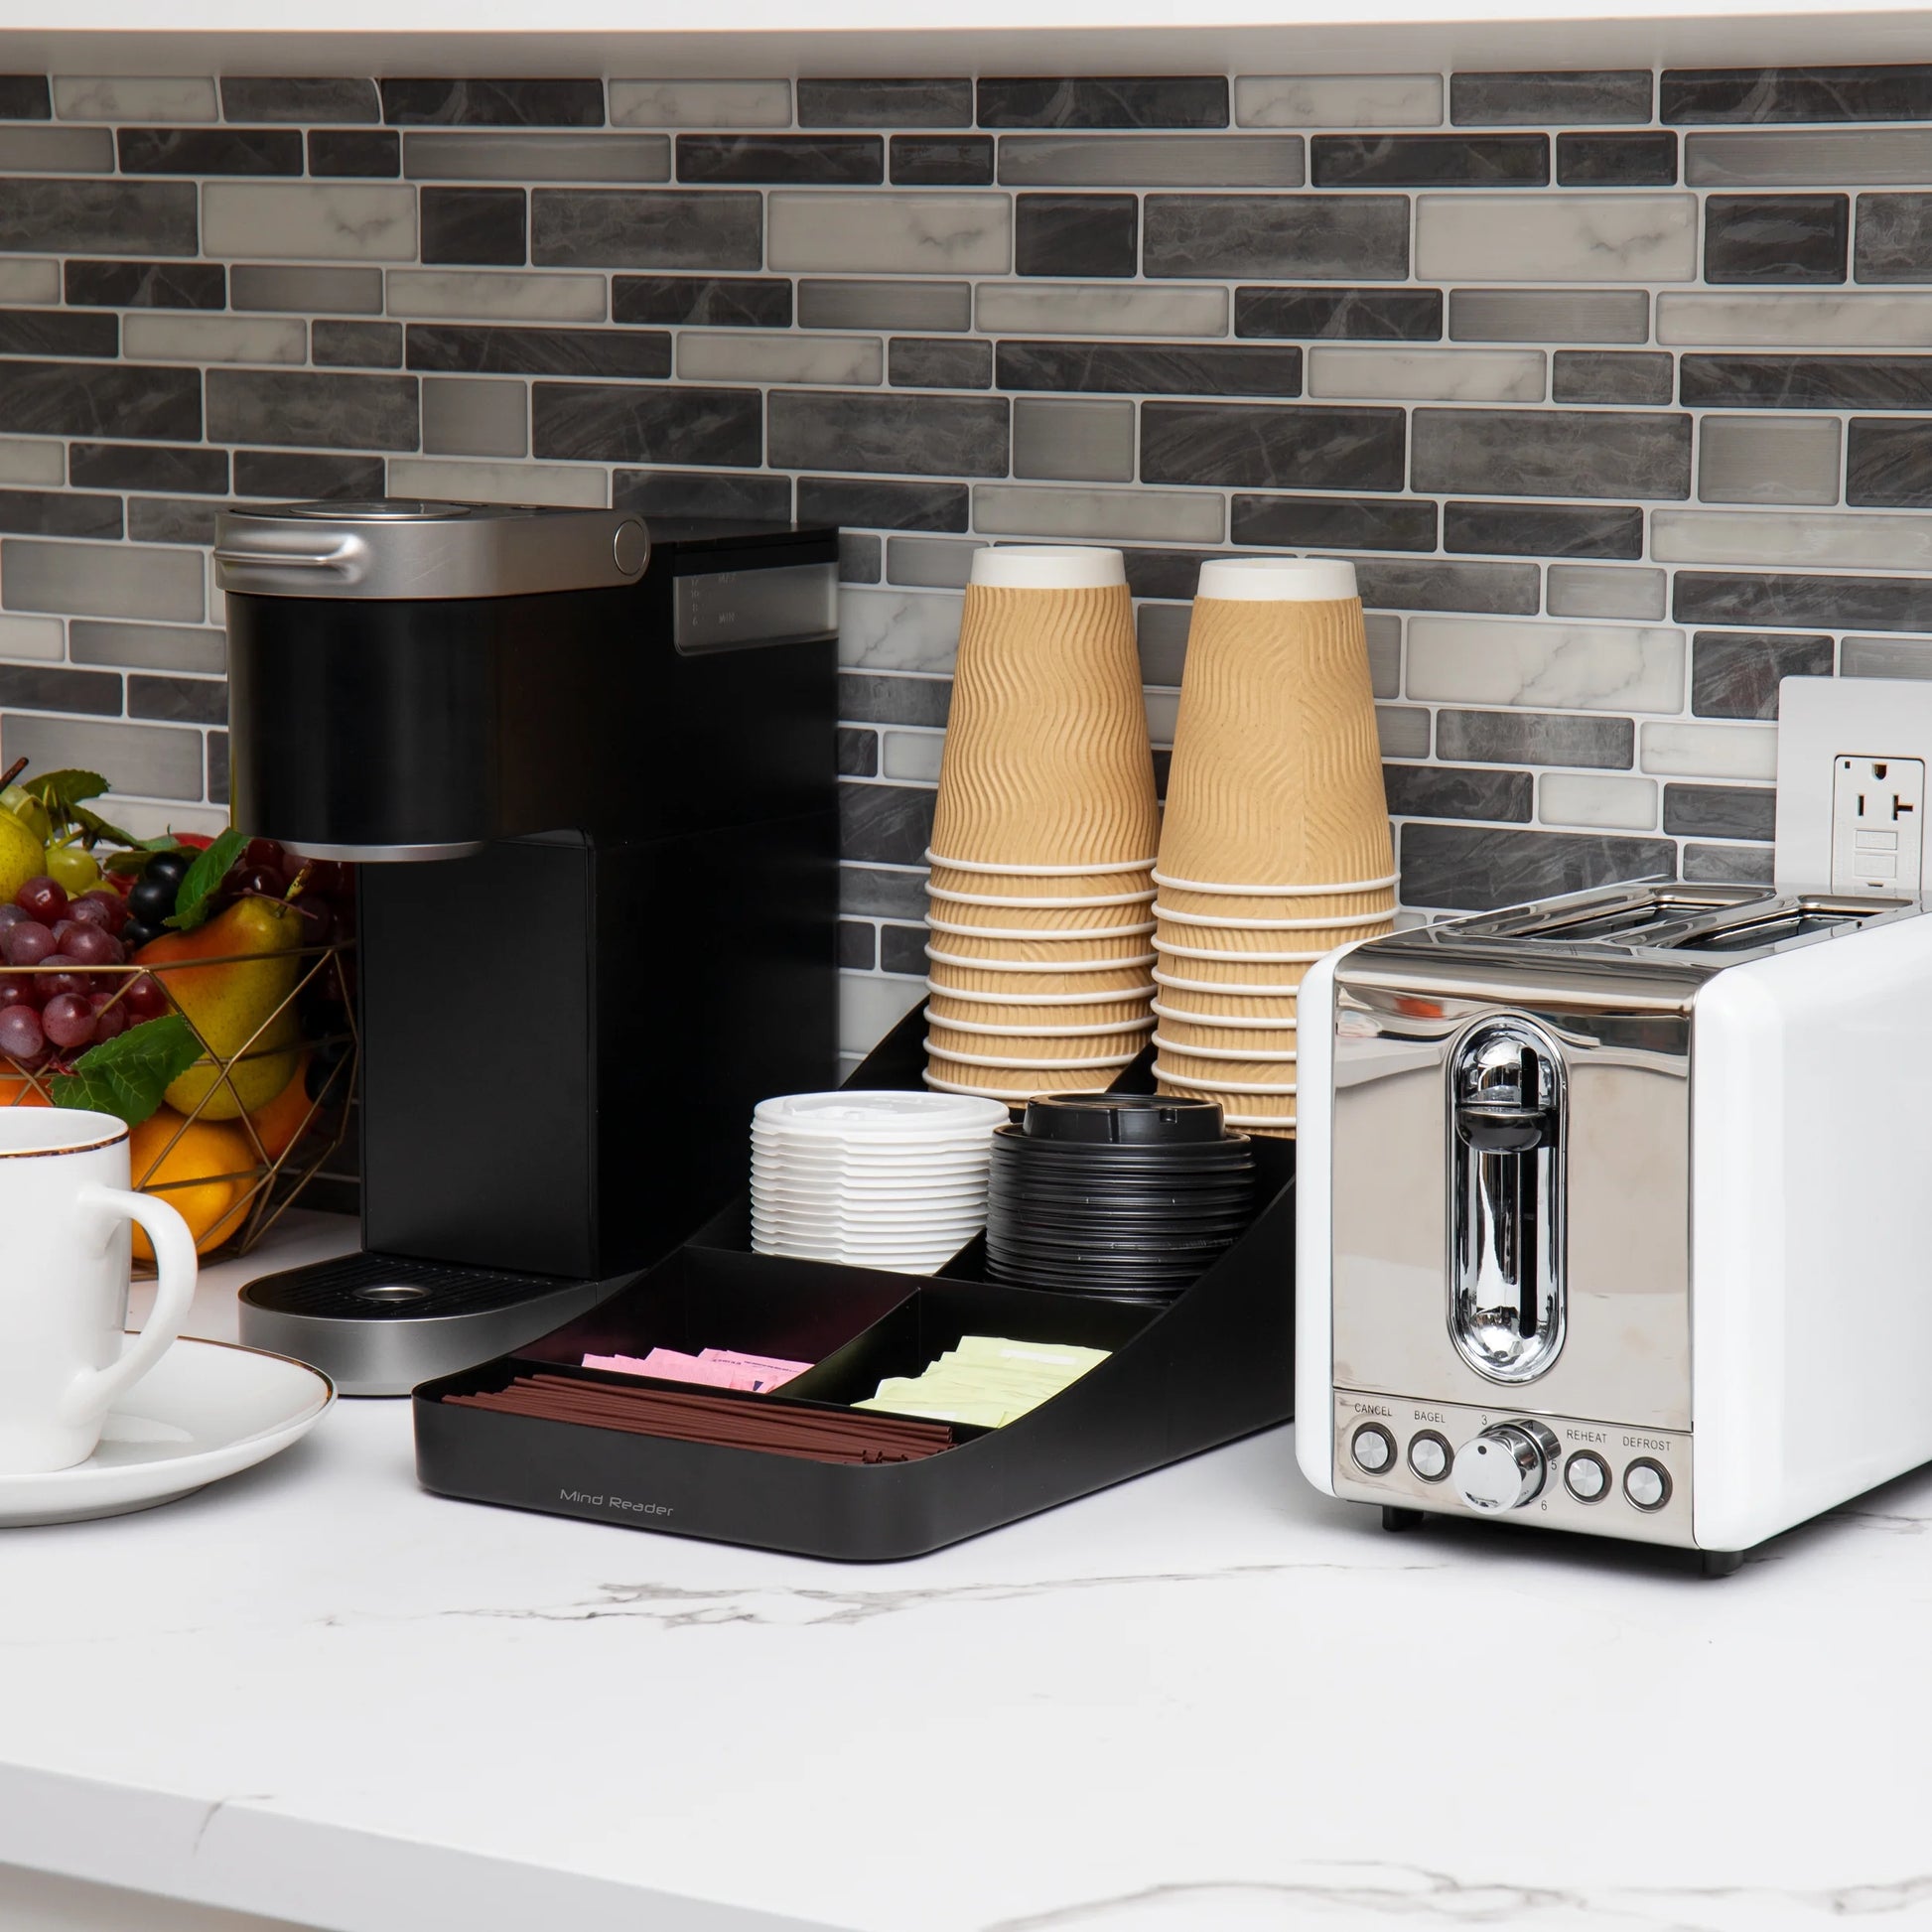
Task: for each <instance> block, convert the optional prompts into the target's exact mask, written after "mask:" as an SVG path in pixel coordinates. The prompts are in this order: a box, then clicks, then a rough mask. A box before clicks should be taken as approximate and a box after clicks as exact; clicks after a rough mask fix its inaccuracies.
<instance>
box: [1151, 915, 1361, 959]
mask: <svg viewBox="0 0 1932 1932" xmlns="http://www.w3.org/2000/svg"><path fill="white" fill-rule="evenodd" d="M1390 929H1391V927H1390V922H1389V921H1388V920H1387V919H1371V920H1368V921H1365V922H1364V923H1363V924H1361V925H1349V926H1340V927H1336V928H1333V929H1331V930H1329V931H1326V932H1280V931H1276V930H1274V929H1272V928H1270V927H1266V926H1238V925H1194V924H1191V923H1189V924H1186V925H1182V924H1179V923H1178V922H1177V921H1175V920H1174V919H1173V918H1171V917H1169V916H1168V915H1167V914H1166V913H1159V914H1158V915H1157V924H1156V931H1155V938H1156V941H1157V943H1158V944H1159V945H1160V947H1161V949H1162V951H1163V952H1168V953H1173V954H1174V955H1175V956H1176V957H1179V958H1186V957H1188V956H1189V955H1194V954H1201V953H1231V952H1234V953H1258V954H1261V955H1263V956H1264V957H1268V958H1272V959H1275V960H1276V961H1278V962H1280V963H1282V964H1284V965H1287V964H1300V965H1312V964H1313V963H1314V961H1315V960H1317V959H1319V958H1321V957H1322V955H1323V954H1325V953H1331V952H1333V951H1334V950H1335V948H1336V947H1337V946H1350V945H1353V944H1354V943H1355V942H1356V941H1357V940H1358V939H1379V938H1381V937H1382V936H1383V935H1384V934H1385V933H1387V932H1388V931H1389V930H1390Z"/></svg>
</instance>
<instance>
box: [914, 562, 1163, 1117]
mask: <svg viewBox="0 0 1932 1932" xmlns="http://www.w3.org/2000/svg"><path fill="white" fill-rule="evenodd" d="M1159 829H1160V817H1159V810H1158V807H1157V805H1156V802H1155V790H1154V759H1153V755H1152V753H1151V752H1150V750H1149V747H1148V733H1147V714H1146V710H1145V707H1144V704H1143V701H1142V696H1141V670H1140V659H1139V655H1138V652H1137V651H1136V648H1135V642H1134V613H1133V606H1132V604H1131V602H1130V600H1129V598H1128V594H1127V572H1126V568H1125V564H1124V561H1123V559H1122V557H1121V553H1120V552H1119V551H1118V550H1100V549H1076V548H1058V547H1052V546H1040V545H1021V544H1016V545H1011V546H1003V547H1001V548H998V549H991V550H982V551H980V552H978V553H977V554H976V555H975V557H974V559H973V573H972V579H971V581H970V583H969V584H968V586H967V590H966V605H965V611H964V614H963V618H962V621H961V624H960V633H959V660H958V665H957V668H956V670H955V672H954V678H953V695H952V711H951V716H950V718H949V719H948V721H947V730H946V747H945V754H944V758H943V760H942V762H941V765H940V770H939V796H938V801H937V806H936V810H935V813H934V818H933V832H932V849H931V851H930V852H929V853H928V854H927V855H926V856H927V859H928V861H929V863H930V865H931V868H932V875H931V883H930V887H929V892H930V895H931V901H930V906H929V909H928V912H927V918H926V924H927V927H928V934H927V943H926V958H927V963H928V978H927V981H926V986H927V990H928V993H929V995H930V998H929V1000H928V1002H927V1007H926V1023H927V1037H926V1050H927V1065H926V1076H925V1077H926V1084H927V1085H928V1086H931V1087H934V1088H937V1089H938V1090H939V1091H941V1092H945V1093H971V1094H986V1095H990V1096H993V1097H995V1098H998V1099H1001V1100H1006V1101H1009V1102H1012V1103H1015V1104H1018V1103H1019V1102H1022V1101H1025V1100H1027V1099H1029V1098H1030V1097H1031V1096H1032V1095H1034V1094H1036V1093H1050V1092H1069V1091H1090V1090H1092V1089H1095V1088H1100V1087H1105V1086H1107V1085H1109V1084H1110V1083H1111V1082H1112V1081H1113V1079H1114V1078H1115V1076H1116V1075H1117V1074H1118V1073H1119V1071H1120V1070H1121V1068H1122V1067H1124V1066H1126V1065H1127V1064H1129V1062H1131V1061H1132V1060H1133V1059H1134V1058H1135V1057H1136V1056H1137V1055H1138V1054H1139V1053H1140V1052H1141V1050H1142V1048H1143V1047H1144V1046H1145V1045H1146V1043H1147V1036H1148V1034H1149V1033H1150V1032H1151V1030H1152V1028H1153V1025H1154V1017H1153V1012H1152V1008H1151V1004H1150V1003H1151V1001H1152V998H1153V994H1154V982H1153V980H1152V979H1151V978H1150V977H1149V972H1148V969H1149V968H1150V967H1151V966H1152V965H1153V964H1154V950H1153V947H1152V945H1151V944H1150V943H1149V942H1150V940H1151V939H1152V937H1153V935H1154V917H1153V913H1152V909H1151V908H1152V905H1153V900H1154V879H1153V872H1154V851H1155V846H1156V844H1157V842H1158V838H1159Z"/></svg>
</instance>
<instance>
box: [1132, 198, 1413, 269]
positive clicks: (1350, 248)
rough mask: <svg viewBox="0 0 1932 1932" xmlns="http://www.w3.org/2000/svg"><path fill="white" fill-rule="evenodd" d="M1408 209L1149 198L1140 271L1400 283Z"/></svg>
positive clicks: (1321, 201)
mask: <svg viewBox="0 0 1932 1932" xmlns="http://www.w3.org/2000/svg"><path fill="white" fill-rule="evenodd" d="M1409 220H1410V208H1409V202H1408V200H1407V198H1406V197H1403V196H1396V195H1336V196H1333V197H1329V196H1322V195H1150V196H1149V197H1148V198H1147V203H1146V214H1145V217H1144V225H1145V243H1144V253H1143V267H1144V269H1145V272H1146V273H1147V274H1149V275H1160V276H1263V277H1267V278H1269V279H1272V280H1280V281H1297V280H1301V279H1304V278H1312V279H1317V280H1323V281H1371V282H1372V281H1385V282H1400V281H1402V280H1403V279H1405V277H1406V276H1407V275H1408V272H1409Z"/></svg>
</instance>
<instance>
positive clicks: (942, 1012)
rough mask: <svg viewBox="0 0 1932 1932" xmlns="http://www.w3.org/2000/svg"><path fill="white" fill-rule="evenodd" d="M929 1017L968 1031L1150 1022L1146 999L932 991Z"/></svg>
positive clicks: (1112, 1029) (1120, 1027)
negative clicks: (1046, 1000) (1021, 1001)
mask: <svg viewBox="0 0 1932 1932" xmlns="http://www.w3.org/2000/svg"><path fill="white" fill-rule="evenodd" d="M926 1017H927V1019H928V1021H929V1022H930V1023H931V1024H932V1025H933V1026H934V1027H939V1026H960V1027H964V1028H966V1029H967V1030H968V1031H976V1030H978V1029H980V1028H999V1029H1003V1030H1004V1029H1007V1028H1013V1029H1017V1030H1019V1031H1021V1032H1027V1033H1035V1032H1036V1033H1053V1032H1055V1031H1057V1030H1059V1029H1061V1028H1073V1027H1081V1028H1088V1027H1090V1028H1095V1029H1098V1030H1100V1031H1104V1032H1107V1033H1121V1032H1124V1031H1126V1030H1127V1029H1128V1028H1130V1027H1138V1028H1140V1029H1141V1030H1142V1031H1143V1032H1145V1030H1146V1022H1147V1000H1146V998H1145V996H1143V997H1142V998H1141V999H1138V1000H1106V1001H1096V1002H1094V1003H1092V1004H1090V1005H1081V1006H1065V1005H1050V1006H1049V1005H1045V1004H1036V1005H1006V1004H1003V1003H999V1002H995V1001H990V1000H985V999H978V1000H976V999H974V998H973V997H972V995H971V994H967V993H940V992H935V993H933V994H932V995H931V996H930V997H929V999H928V1000H927V1002H926Z"/></svg>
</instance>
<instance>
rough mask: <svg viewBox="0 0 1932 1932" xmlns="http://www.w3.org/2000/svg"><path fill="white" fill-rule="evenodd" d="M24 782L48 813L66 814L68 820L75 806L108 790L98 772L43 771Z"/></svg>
mask: <svg viewBox="0 0 1932 1932" xmlns="http://www.w3.org/2000/svg"><path fill="white" fill-rule="evenodd" d="M24 782H25V784H26V786H27V789H28V790H29V791H31V792H32V793H33V794H34V796H35V797H36V798H38V799H39V800H40V801H41V803H42V804H43V805H45V806H46V807H47V809H48V810H49V811H50V812H66V813H67V815H68V816H69V818H71V817H72V816H73V815H74V814H73V808H74V807H75V806H76V805H79V804H83V803H85V801H86V800H87V799H89V798H98V797H100V796H101V795H102V794H103V793H104V792H105V791H106V790H107V788H108V786H107V780H106V779H105V778H103V777H102V776H101V775H100V773H99V772H98V771H43V772H42V773H41V775H40V776H39V777H38V778H28V779H26V780H24Z"/></svg>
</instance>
